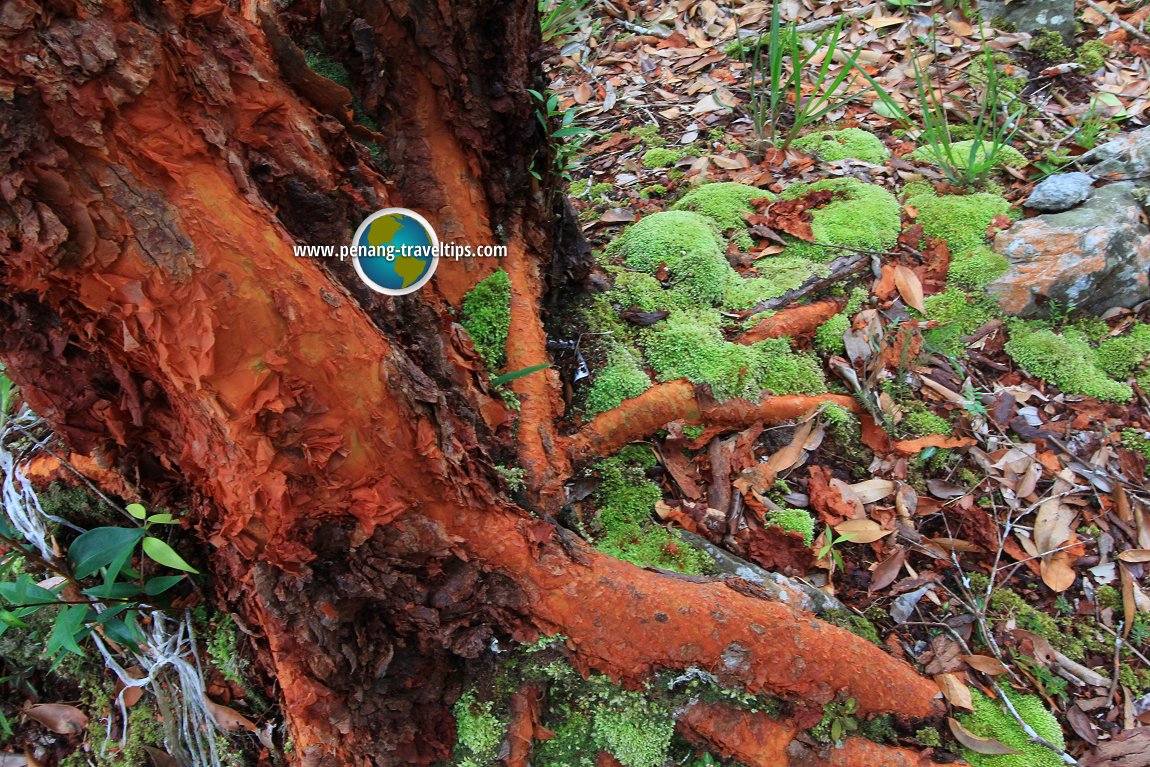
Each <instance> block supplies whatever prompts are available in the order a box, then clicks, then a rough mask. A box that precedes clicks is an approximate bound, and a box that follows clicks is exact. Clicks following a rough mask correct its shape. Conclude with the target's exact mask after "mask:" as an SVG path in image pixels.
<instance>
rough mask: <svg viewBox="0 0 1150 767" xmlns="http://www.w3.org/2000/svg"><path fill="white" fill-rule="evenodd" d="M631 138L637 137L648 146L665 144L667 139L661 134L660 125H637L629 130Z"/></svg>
mask: <svg viewBox="0 0 1150 767" xmlns="http://www.w3.org/2000/svg"><path fill="white" fill-rule="evenodd" d="M627 135H629V136H630V137H631V138H637V139H639V140H640V141H642V142H643V143H644V144H646V145H647V146H663V145H664V144H666V143H667V140H666V139H665V138H663V137H662V136H660V135H659V126H658V125H637V126H635V127H634V128H632V129H631V130H629V131H627Z"/></svg>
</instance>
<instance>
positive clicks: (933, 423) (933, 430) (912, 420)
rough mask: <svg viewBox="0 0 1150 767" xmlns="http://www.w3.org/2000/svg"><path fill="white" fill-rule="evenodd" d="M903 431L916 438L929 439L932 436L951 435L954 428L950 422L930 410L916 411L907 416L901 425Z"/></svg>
mask: <svg viewBox="0 0 1150 767" xmlns="http://www.w3.org/2000/svg"><path fill="white" fill-rule="evenodd" d="M901 426H902V428H903V430H905V431H906V432H907V433H908V434H911V435H913V436H915V437H928V436H930V435H931V434H950V432H951V429H952V428H953V427H952V426H951V424H950V421H948V420H946V419H945V418H943V417H942V416H940V415H935V414H934V413H932V412H930V411H929V410H914V411H912V412H910V413H909V414H907V416H906V418H904V419H903V421H902V424H901Z"/></svg>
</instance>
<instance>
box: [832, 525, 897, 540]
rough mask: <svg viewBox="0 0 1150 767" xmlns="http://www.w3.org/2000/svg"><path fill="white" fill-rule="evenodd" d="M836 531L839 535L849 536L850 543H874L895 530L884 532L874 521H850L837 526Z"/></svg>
mask: <svg viewBox="0 0 1150 767" xmlns="http://www.w3.org/2000/svg"><path fill="white" fill-rule="evenodd" d="M834 530H835V532H836V533H838V534H839V535H849V536H850V538H848V539H847V540H848V541H849V542H850V543H874V542H875V541H877V540H879V539H881V538H885V537H887V536H888V535H890V534H891V533H893V532H894V530H883V529H882V527H881V526H880V525H879V523H878V522H875V521H874V520H872V519H848V520H847V521H846V522H843V523H842V524H839V525H835V527H834Z"/></svg>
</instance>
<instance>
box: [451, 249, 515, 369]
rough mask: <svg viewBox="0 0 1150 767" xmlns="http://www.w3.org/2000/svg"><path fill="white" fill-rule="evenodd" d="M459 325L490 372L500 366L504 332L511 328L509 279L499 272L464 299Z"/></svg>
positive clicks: (483, 281)
mask: <svg viewBox="0 0 1150 767" xmlns="http://www.w3.org/2000/svg"><path fill="white" fill-rule="evenodd" d="M460 324H461V325H463V327H464V328H466V329H467V332H468V333H469V334H470V335H471V340H472V342H473V343H474V344H475V348H476V349H477V350H478V351H479V353H480V355H482V356H483V360H484V362H486V363H487V367H488V369H490V370H493V371H494V370H499V369H500V368H502V367H503V363H504V360H505V358H506V351H505V347H506V346H507V331H508V330H509V329H510V328H511V280H510V279H509V278H508V276H507V272H505V271H503V270H502V269H500V270H499V271H497V272H495V273H494V274H492V275H491V276H490V277H488V278H486V279H484V280H482V281H481V282H479V283H477V284H476V285H475V287H474V288H472V289H471V290H470V291H468V293H467V295H466V296H464V297H463V314H462V317H461V319H460Z"/></svg>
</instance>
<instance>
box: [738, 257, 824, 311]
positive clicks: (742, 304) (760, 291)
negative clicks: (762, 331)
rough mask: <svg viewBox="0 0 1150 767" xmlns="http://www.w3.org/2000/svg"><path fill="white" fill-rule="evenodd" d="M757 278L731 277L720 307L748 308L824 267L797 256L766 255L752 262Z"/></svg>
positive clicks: (822, 272)
mask: <svg viewBox="0 0 1150 767" xmlns="http://www.w3.org/2000/svg"><path fill="white" fill-rule="evenodd" d="M755 270H756V271H757V272H758V273H759V275H761V276H759V277H750V278H746V279H732V280H730V281H729V282H728V283H727V292H726V294H725V295H724V297H723V308H725V309H730V310H732V311H736V310H741V309H748V308H750V307H752V306H754V305H755V304H757V303H759V302H760V301H767V300H769V299H772V298H778V297H779V296H781V295H783V294H784V293H786V292H787V291H788V290H794V289H795V288H797V287H799V286H800V285H802V284H803V283H804V282H806V281H807V280H808V279H810V278H811V277H813V276H815V275H819V274H825V273H826V266H825V265H823V264H819V263H816V262H814V261H812V260H810V259H809V258H801V257H798V256H768V257H766V258H760V259H759V260H758V261H756V262H755Z"/></svg>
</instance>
